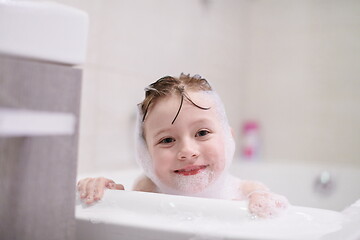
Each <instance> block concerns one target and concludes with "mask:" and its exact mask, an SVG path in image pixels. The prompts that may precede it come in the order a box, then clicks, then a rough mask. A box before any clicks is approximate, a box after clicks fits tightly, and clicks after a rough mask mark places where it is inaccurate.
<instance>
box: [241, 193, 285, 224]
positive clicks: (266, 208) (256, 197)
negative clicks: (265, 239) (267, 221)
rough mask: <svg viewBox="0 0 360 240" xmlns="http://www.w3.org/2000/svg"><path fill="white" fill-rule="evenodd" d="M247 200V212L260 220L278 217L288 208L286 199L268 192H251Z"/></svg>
mask: <svg viewBox="0 0 360 240" xmlns="http://www.w3.org/2000/svg"><path fill="white" fill-rule="evenodd" d="M248 199H249V211H250V212H251V213H252V214H255V215H256V216H258V217H261V218H269V217H274V216H278V215H279V214H281V212H283V211H284V210H286V209H287V207H288V206H289V202H288V200H287V198H285V197H284V196H281V195H278V194H275V193H272V192H268V191H254V192H251V193H250V194H248Z"/></svg>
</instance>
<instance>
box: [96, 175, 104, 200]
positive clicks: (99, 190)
mask: <svg viewBox="0 0 360 240" xmlns="http://www.w3.org/2000/svg"><path fill="white" fill-rule="evenodd" d="M106 180H107V179H105V178H103V177H100V178H97V179H96V180H95V185H94V187H95V189H94V192H95V194H94V200H96V201H97V200H100V199H101V198H102V197H103V195H104V188H105V182H106Z"/></svg>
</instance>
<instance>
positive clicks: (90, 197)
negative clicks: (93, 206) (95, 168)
mask: <svg viewBox="0 0 360 240" xmlns="http://www.w3.org/2000/svg"><path fill="white" fill-rule="evenodd" d="M94 190H95V180H94V179H93V178H91V179H90V180H89V181H88V182H87V184H86V203H87V204H90V203H93V202H94V194H95V191H94Z"/></svg>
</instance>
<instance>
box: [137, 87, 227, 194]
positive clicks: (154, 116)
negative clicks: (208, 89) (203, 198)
mask: <svg viewBox="0 0 360 240" xmlns="http://www.w3.org/2000/svg"><path fill="white" fill-rule="evenodd" d="M188 95H189V97H190V99H191V100H192V101H193V102H194V103H196V104H197V105H199V106H201V107H210V109H209V110H202V109H200V108H198V107H196V106H194V105H193V104H191V103H190V102H189V101H187V100H186V98H185V97H184V102H183V106H182V108H181V110H180V113H179V115H178V117H177V118H176V120H175V122H174V124H171V122H172V121H173V119H174V117H175V115H176V113H177V111H178V109H179V105H180V96H178V95H172V96H168V97H166V98H164V99H161V100H158V101H157V102H156V103H155V104H154V105H153V106H152V108H151V109H150V110H149V113H148V116H147V118H146V120H145V123H144V132H145V140H146V143H147V146H148V149H149V153H150V156H151V158H152V159H153V165H154V170H155V174H156V176H157V177H158V178H159V179H160V180H161V182H162V183H163V184H165V185H167V186H168V187H171V188H173V189H175V190H177V191H180V192H181V193H196V192H200V191H201V190H203V189H204V188H206V187H207V186H208V185H209V184H210V183H211V182H212V181H213V180H215V179H216V178H217V177H218V176H219V175H220V174H221V173H222V172H223V170H224V168H225V162H226V159H225V147H224V144H225V141H224V129H223V127H222V125H221V122H220V120H219V117H218V114H217V112H216V106H215V102H214V100H213V99H212V97H211V95H208V94H206V93H204V92H192V91H191V92H188Z"/></svg>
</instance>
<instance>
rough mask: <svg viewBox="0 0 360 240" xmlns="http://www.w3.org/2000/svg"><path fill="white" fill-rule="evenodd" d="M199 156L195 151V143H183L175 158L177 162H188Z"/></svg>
mask: <svg viewBox="0 0 360 240" xmlns="http://www.w3.org/2000/svg"><path fill="white" fill-rule="evenodd" d="M199 154H200V153H199V151H198V150H197V147H196V144H195V143H193V142H191V141H183V142H182V144H181V146H180V149H179V152H178V156H177V157H178V159H179V160H190V159H195V158H197V157H198V156H199Z"/></svg>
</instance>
